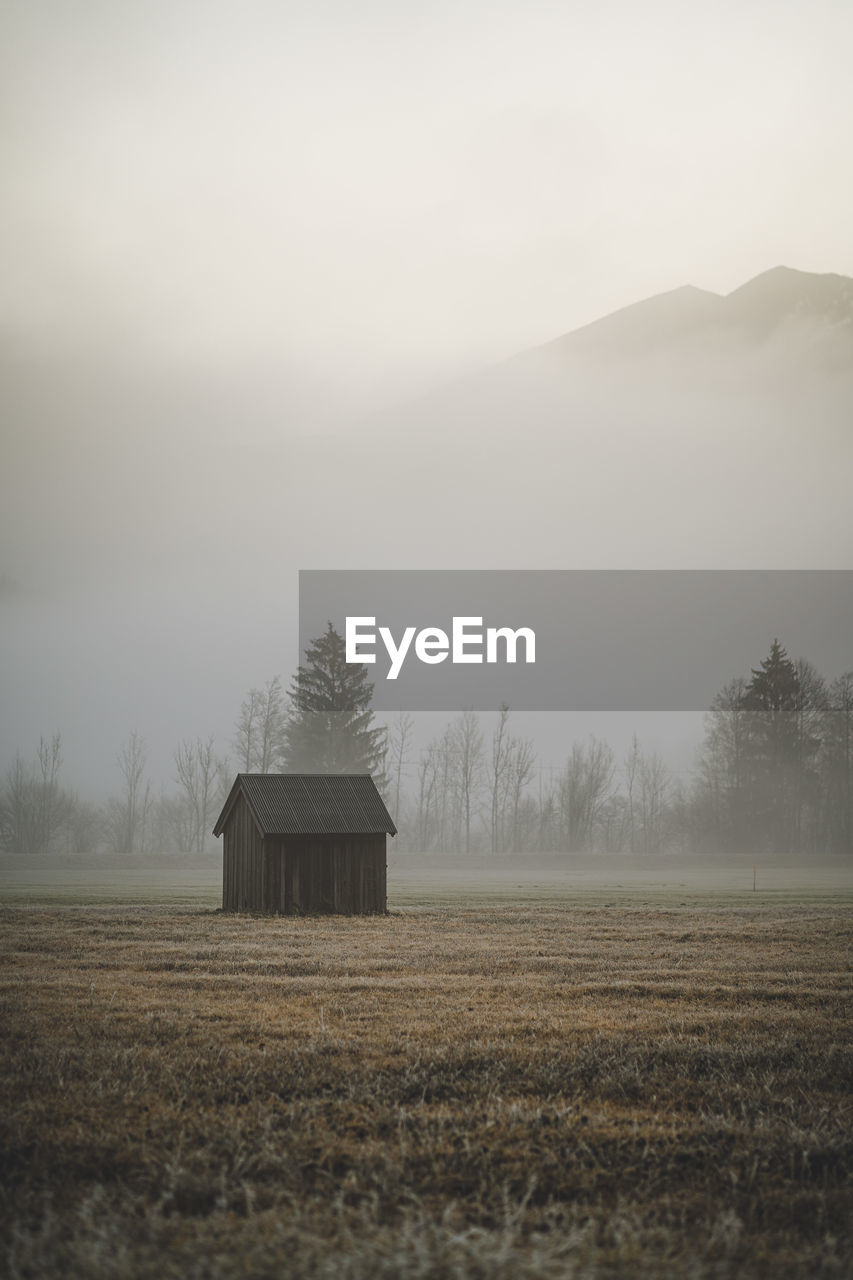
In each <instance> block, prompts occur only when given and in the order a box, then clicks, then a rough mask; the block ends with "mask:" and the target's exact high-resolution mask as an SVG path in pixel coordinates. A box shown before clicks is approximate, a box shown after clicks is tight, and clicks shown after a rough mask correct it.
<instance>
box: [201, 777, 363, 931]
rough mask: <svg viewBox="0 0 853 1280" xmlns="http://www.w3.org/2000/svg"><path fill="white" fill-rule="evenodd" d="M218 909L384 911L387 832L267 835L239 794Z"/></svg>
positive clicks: (231, 820) (227, 832) (225, 854)
mask: <svg viewBox="0 0 853 1280" xmlns="http://www.w3.org/2000/svg"><path fill="white" fill-rule="evenodd" d="M223 841H224V849H223V868H222V908H223V910H224V911H263V912H268V913H273V914H279V913H280V914H283V915H286V914H290V913H292V912H296V913H299V912H305V913H311V914H313V913H315V912H320V913H340V914H344V915H374V914H377V913H379V914H382V913H384V912H385V910H386V909H387V903H386V892H387V889H386V870H385V862H386V850H385V846H386V837H385V835H384V834H379V835H352V834H347V835H332V836H267V837H266V839H265V840H262V838H261V836H260V834H259V832H258V830H257V827H256V826H255V824H254V821H253V819H252V816H251V813H250V811H249V807H248V805H247V804H246V801H245V800H244V798H243V797H242V796H239V797H238V799H237V801H236V803H235V805H234V808H233V810H232V812H231V815H230V817H229V820H228V825H227V827H226V829H225V831H224V832H223Z"/></svg>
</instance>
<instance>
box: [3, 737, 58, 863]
mask: <svg viewBox="0 0 853 1280" xmlns="http://www.w3.org/2000/svg"><path fill="white" fill-rule="evenodd" d="M61 766H62V739H61V736H60V734H58V733H55V734H53V736H52V737H51V738H49V739H48V738H44V737H41V738H40V739H39V745H38V751H37V752H36V758H35V760H34V761H33V763H32V764H31V765H27V764H26V763H25V762H24V760H23V759H22V757H21V755H20V753H18V754H16V756H15V761H14V763H13V764H12V766H11V767H10V769H9V771H8V773H7V775H6V781H5V783H4V785H3V787H2V794H0V828H2V839H3V844H4V845H5V846H6V848H8V849H10V850H12V851H13V852H15V853H22V854H27V855H31V854H36V855H39V854H46V853H49V852H50V851H51V849H53V848H55V847H56V845H57V840H58V837H59V836H60V833H61V831H62V828H63V827H64V826H65V824H66V823H67V821H68V819H69V817H70V813H71V809H72V807H73V799H72V797H71V796H70V795H69V793H68V792H67V791H63V790H62V789H61V788H60V785H59V773H60V769H61Z"/></svg>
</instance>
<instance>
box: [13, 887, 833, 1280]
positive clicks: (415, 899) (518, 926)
mask: <svg viewBox="0 0 853 1280" xmlns="http://www.w3.org/2000/svg"><path fill="white" fill-rule="evenodd" d="M4 873H5V874H4V878H3V889H2V905H0V946H1V947H2V971H0V1002H1V1004H0V1007H2V1031H3V1035H2V1041H1V1042H0V1071H2V1098H3V1103H2V1141H0V1161H2V1179H1V1180H0V1196H2V1201H0V1204H2V1213H0V1238H2V1254H0V1257H2V1259H3V1262H2V1273H3V1274H6V1275H9V1276H13V1277H52V1276H57V1275H69V1276H75V1277H77V1276H79V1277H114V1276H119V1275H120V1276H122V1277H158V1280H161V1278H166V1277H211V1278H214V1277H231V1276H235V1277H236V1276H248V1277H272V1276H277V1275H281V1276H312V1277H315V1276H316V1277H319V1276H322V1277H329V1278H330V1280H331V1278H332V1277H344V1278H349V1280H360V1278H362V1277H364V1278H365V1280H366V1278H367V1277H388V1278H390V1277H397V1276H401V1277H402V1276H414V1277H423V1278H426V1277H434V1278H435V1280H439V1278H443V1277H459V1278H460V1280H461V1278H468V1277H492V1276H494V1277H502V1278H504V1280H515V1278H521V1280H525V1278H532V1277H543V1278H544V1280H548V1278H550V1277H558V1276H559V1277H563V1276H596V1277H607V1276H655V1277H657V1276H696V1277H706V1276H707V1277H712V1276H713V1277H717V1276H719V1277H723V1276H730V1275H738V1276H768V1277H774V1278H775V1277H786V1276H789V1277H800V1276H803V1275H808V1276H810V1277H821V1276H844V1275H848V1274H850V1272H851V1269H853V1232H851V1207H853V1196H851V1172H850V1167H851V1155H853V1103H852V1102H851V1096H852V1095H853V1090H851V1083H853V1080H851V1065H853V1046H851V1037H850V1019H851V1010H850V960H851V952H850V940H851V925H853V899H852V898H851V893H850V888H849V879H848V880H847V881H846V882H845V881H844V880H843V878H842V880H841V882H840V881H839V876H838V874H837V873H817V872H815V873H812V874H808V875H806V876H804V875H803V874H802V873H794V872H792V871H790V870H788V871H785V870H780V869H777V870H776V871H772V872H771V871H764V870H762V871H761V873H760V878H759V884H758V889H757V890H756V892H752V868H751V867H750V868H749V869H748V877H747V875H746V871H745V869H741V870H740V871H737V870H732V871H731V872H726V873H724V874H722V875H719V874H716V873H715V876H714V877H710V876H707V875H706V876H705V878H704V879H703V877H702V875H700V874H690V873H685V874H683V875H682V874H681V873H678V874H677V875H673V874H672V873H671V872H670V873H669V874H667V873H665V871H664V870H660V869H652V870H646V871H644V872H643V873H637V874H635V873H634V872H632V871H631V869H630V868H620V869H617V872H616V874H615V875H614V876H613V877H611V878H610V879H609V880H608V881H604V880H603V878H602V877H601V874H600V872H599V873H596V871H595V868H594V867H586V866H581V865H578V866H577V867H576V868H575V870H574V873H573V875H571V876H567V875H565V874H558V873H557V872H556V871H555V870H554V869H553V868H550V869H549V868H545V869H544V870H540V871H539V872H538V873H537V875H527V876H525V877H523V878H522V877H521V876H520V875H519V873H518V871H517V870H514V869H512V868H504V869H503V870H501V871H498V872H494V871H490V872H489V873H488V874H483V873H481V872H480V871H476V870H472V869H469V870H467V871H459V870H458V869H457V870H455V871H454V870H452V869H450V868H448V867H445V868H438V869H437V870H434V871H433V872H432V873H428V872H427V871H425V870H423V869H418V868H416V867H414V866H412V867H410V868H408V869H407V868H406V867H404V866H402V865H398V867H397V869H396V870H395V868H394V867H393V866H392V871H391V874H390V876H389V893H390V907H391V910H390V914H389V915H388V916H387V917H380V918H364V919H320V918H306V919H258V918H250V917H245V916H224V915H222V914H221V913H220V912H218V911H217V910H216V909H215V903H216V876H215V874H213V873H211V874H210V875H209V876H208V877H207V878H205V874H202V873H199V874H198V875H197V876H196V884H195V888H194V882H193V875H192V874H187V873H186V872H184V873H181V874H177V873H175V874H174V875H172V877H171V879H170V877H169V876H168V875H166V874H165V873H162V872H161V873H158V874H157V875H156V876H153V877H152V875H151V874H150V873H149V874H148V876H147V877H146V874H144V873H142V872H140V873H138V875H135V874H130V873H128V875H127V876H126V877H125V879H124V881H123V882H122V883H120V884H117V883H116V880H115V875H114V874H113V883H112V887H110V879H109V874H108V871H107V870H106V869H105V868H104V869H102V871H101V872H99V871H98V870H97V869H93V868H92V867H89V868H87V869H85V870H84V871H81V872H77V871H71V872H68V874H66V875H65V878H64V879H63V877H62V875H59V874H57V873H56V872H55V870H54V872H52V873H48V872H45V873H44V875H41V873H39V872H38V870H37V869H36V870H35V871H33V870H32V869H31V868H30V869H22V868H21V867H6V868H4ZM762 881H763V883H762ZM158 887H159V888H158ZM158 894H159V896H158ZM155 898H156V899H157V900H156V901H155V900H154V899H155Z"/></svg>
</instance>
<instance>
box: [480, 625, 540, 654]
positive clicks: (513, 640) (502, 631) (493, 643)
mask: <svg viewBox="0 0 853 1280" xmlns="http://www.w3.org/2000/svg"><path fill="white" fill-rule="evenodd" d="M498 636H500V637H501V638H502V639H503V640H505V641H506V661H507V662H515V651H516V646H517V644H518V637H519V636H523V637H524V661H525V662H535V661H536V633H535V631H532V630H531V629H530V627H519V628H518V630H517V631H513V629H512V627H489V628H488V629H487V631H486V662H497V660H498Z"/></svg>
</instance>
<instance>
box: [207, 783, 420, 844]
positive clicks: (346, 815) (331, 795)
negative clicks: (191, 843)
mask: <svg viewBox="0 0 853 1280" xmlns="http://www.w3.org/2000/svg"><path fill="white" fill-rule="evenodd" d="M240 792H242V794H243V795H244V796H245V797H246V801H247V803H248V805H249V808H250V809H251V810H252V813H253V814H254V816H255V820H256V822H257V824H258V827H259V828H260V830H261V833H262V834H263V835H265V836H285V835H343V834H346V833H353V834H355V833H357V834H362V835H367V834H375V833H378V832H380V831H384V832H387V833H388V834H389V835H392V836H393V835H396V834H397V828H396V827H395V826H394V823H393V822H392V821H391V816H390V814H389V813H388V810H387V809H386V808H385V805H384V804H383V803H382V797H381V796H380V794H379V792H378V791H377V790H376V785H375V783H374V781H373V779H372V778H371V776H370V774H369V773H238V774H237V778H236V780H235V782H234V786H233V787H232V788H231V793H230V795H229V796H228V799H227V800H226V801H225V805H224V807H223V809H222V813H221V814H220V815H219V818H218V820H217V823H216V826H215V827H214V828H213V834H214V835H215V836H218V835H220V834H221V832H222V828H223V826H224V825H225V822H226V820H227V818H228V814H229V813H230V811H231V808H232V806H233V804H234V802H235V800H236V799H237V796H238V795H239V794H240Z"/></svg>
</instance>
